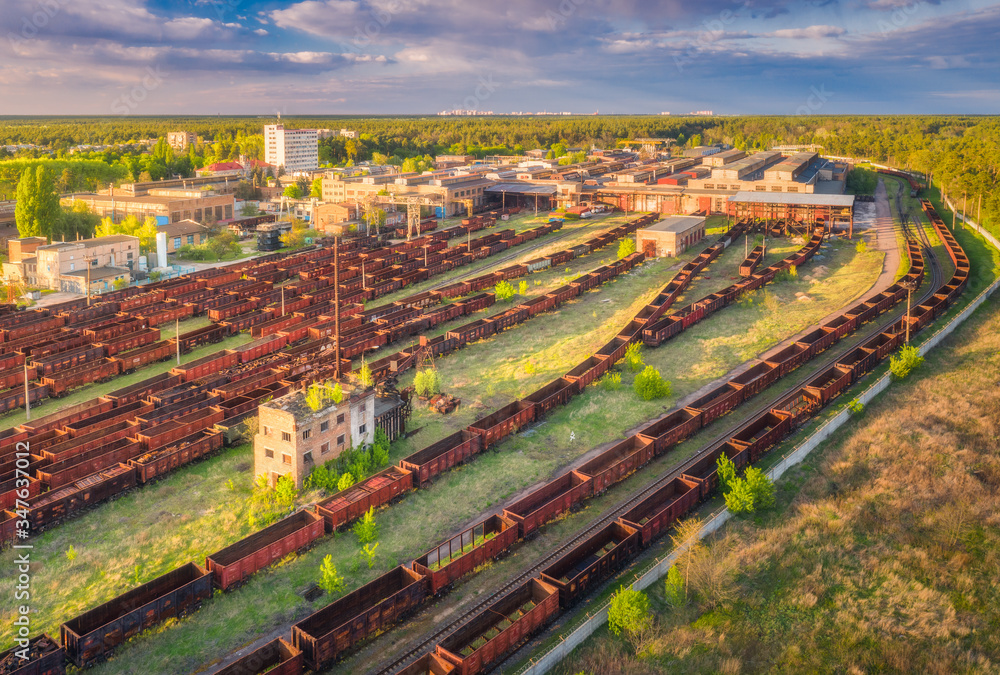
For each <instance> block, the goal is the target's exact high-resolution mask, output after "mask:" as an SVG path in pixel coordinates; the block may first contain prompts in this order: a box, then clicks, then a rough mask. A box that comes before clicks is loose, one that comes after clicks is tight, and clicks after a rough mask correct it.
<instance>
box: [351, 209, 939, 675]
mask: <svg viewBox="0 0 1000 675" xmlns="http://www.w3.org/2000/svg"><path fill="white" fill-rule="evenodd" d="M897 196H898V195H897ZM902 227H903V231H904V235H905V237H906V239H907V240H908V241H917V239H918V238H921V239H923V241H924V242H925V243H924V246H923V248H924V253H925V260H929V262H930V265H931V268H932V281H931V283H930V284H925V289H926V290H925V291H924V292H923V293H922V294H921V295H920V297H919V298H918V299H917V302H916V303H915V305H920V304H921V303H922V302H924V301H925V300H927V299H928V298H930V297H931V296H932V295H933V294H934V293H935V291H936V289H937V288H938V287H939V286H940V285H941V283H942V280H943V271H942V269H941V266H940V263H939V261H938V260H937V257H936V255H935V254H934V252H933V250H932V249H931V247H930V245H929V244H930V242H929V239H928V238H927V236H926V232H923V229H924V228H922V227H913V226H912V225H911V224H910V223H909V222H907V221H905V220H904V221H903V224H902ZM914 231H916V233H922V234H923V237H918V235H917V234H915V232H914ZM891 315H892V317H894V318H891V319H885V320H883V321H877V322H873V323H871V324H869V326H868V328H867V329H866V330H863V331H862V330H859V331H856V332H855V334H854V335H853V336H852V340H851V341H850V344H849V345H838V346H837V347H834V348H831V349H829V350H827V353H826V354H827V355H826V357H825V358H824V359H823V360H821V361H817V362H816V363H817V364H818V365H817V366H816V368H814V369H813V370H812V371H810V372H809V373H807V374H799V375H798V376H793V377H792V379H790V380H788V383H787V386H785V387H783V388H782V391H781V392H780V393H778V394H777V395H776V396H775V397H774V398H768V399H763V400H761V401H758V402H756V403H755V404H753V405H752V406H751V407H747V408H744V410H747V411H749V414H748V415H747V416H746V419H753V418H754V417H755V416H756V415H758V414H761V413H763V412H765V411H767V410H770V409H772V408H774V407H775V406H777V405H778V404H779V403H780V402H781V401H783V400H784V399H786V398H787V397H788V395H789V394H791V393H793V392H795V391H796V390H798V389H799V388H801V387H802V386H804V385H805V384H806V383H807V382H808V381H809V380H810V379H812V378H813V377H814V376H815V373H817V372H822V371H823V370H825V369H827V368H829V367H832V366H833V365H834V364H835V363H836V362H837V361H838V360H839V359H840V358H841V357H842V356H843V355H844V353H846V352H848V351H850V350H851V349H853V348H854V345H857V344H863V343H865V342H866V341H867V340H869V339H871V338H873V337H875V336H876V335H878V334H880V333H882V332H883V331H885V330H886V329H887V328H888V327H890V326H891V325H892V324H893V323H895V322H896V321H897V320H898V317H896V312H892V313H891ZM745 423H746V422H745V421H741V422H735V423H732V424H731V425H727V427H725V429H724V431H723V432H721V433H719V434H718V435H717V436H714V437H713V438H711V439H709V440H708V441H707V442H703V443H702V444H701V447H700V449H699V450H698V451H697V452H696V453H695V454H694V455H693V456H692V457H690V458H689V459H687V460H686V461H684V462H682V463H681V464H680V465H678V466H677V467H675V468H674V469H673V470H671V471H669V472H668V473H666V474H664V475H662V476H661V477H659V478H657V479H655V480H653V481H652V482H650V483H649V484H647V485H646V486H645V487H643V488H642V489H640V490H639V491H638V492H637V493H635V494H634V495H632V496H631V497H629V498H628V499H627V500H625V501H623V502H621V503H620V504H618V505H617V506H615V507H614V508H612V509H611V510H610V511H608V512H606V513H605V514H603V515H601V516H599V517H597V518H595V519H594V520H593V521H591V522H590V523H589V524H588V525H587V526H586V527H584V528H583V529H582V530H581V531H580V532H579V533H578V534H577V535H575V536H574V537H572V538H571V539H570V540H568V541H566V542H565V543H563V544H562V545H560V546H559V547H558V548H556V549H553V550H552V551H550V552H549V553H547V554H546V555H545V556H544V557H543V558H541V559H540V560H538V561H537V562H535V563H534V564H532V566H531V567H530V568H528V569H526V570H524V571H523V572H521V573H520V574H518V575H517V576H516V577H514V578H513V579H511V580H510V581H508V582H506V583H505V584H504V585H503V586H501V587H500V588H499V589H497V590H496V591H494V592H493V593H491V594H489V595H488V596H486V597H484V598H482V599H480V600H478V601H477V602H476V603H475V604H474V605H473V606H471V607H469V608H468V609H467V610H465V611H464V612H463V613H462V614H461V615H459V616H458V617H456V618H454V619H451V620H449V621H448V622H447V623H445V624H442V625H439V626H438V627H437V628H435V630H434V631H433V632H432V633H429V634H427V635H426V636H424V637H422V638H421V639H420V641H419V642H418V643H417V644H416V645H415V646H414V647H412V648H411V649H409V650H407V651H406V652H405V653H404V654H402V655H401V656H399V657H397V658H394V659H393V660H392V661H390V662H384V663H382V664H379V665H378V666H377V667H376V668H375V669H373V670H371V671H370V672H371V673H378V674H379V675H387V674H388V675H391V674H392V673H394V672H396V670H398V669H399V668H400V667H402V666H404V665H405V664H407V663H409V662H410V661H412V660H413V659H415V658H418V657H420V656H422V655H423V654H425V653H426V652H427V651H429V650H430V649H433V647H434V645H436V644H437V643H438V642H439V641H440V640H441V638H443V637H445V636H447V635H449V634H450V633H452V632H453V631H455V630H456V629H457V628H458V627H460V626H462V625H463V624H465V623H466V622H467V621H468V620H469V619H471V618H472V617H474V616H476V615H477V614H478V613H480V612H481V611H482V610H483V609H485V608H486V607H488V606H490V605H491V604H493V603H495V602H496V601H497V600H499V599H500V598H502V597H504V596H505V595H506V594H507V593H509V592H511V591H512V590H514V589H516V588H518V587H520V586H521V585H523V584H525V583H526V582H527V581H528V580H530V579H532V578H535V577H537V576H538V574H539V573H540V572H541V571H542V570H543V569H545V568H546V567H548V566H549V565H550V564H551V563H553V562H554V561H555V560H558V559H559V558H560V557H561V556H563V555H564V554H566V553H567V552H569V551H570V550H572V549H573V548H574V547H576V546H578V545H579V544H581V543H582V542H584V541H585V540H587V539H588V538H589V537H591V536H592V535H593V534H594V533H595V532H597V531H599V530H600V529H602V528H604V527H606V526H607V525H609V524H610V523H612V522H615V521H616V520H617V519H618V518H619V517H620V516H622V515H624V514H625V513H627V512H629V511H630V510H632V509H633V508H634V507H635V506H636V505H637V504H638V503H640V502H641V501H642V500H644V499H646V498H647V497H649V496H650V495H651V494H653V493H654V492H656V491H657V490H659V489H661V488H662V487H664V486H665V485H666V484H668V483H669V482H670V481H672V480H674V479H675V478H677V477H678V476H680V475H681V474H683V473H685V472H687V471H688V470H690V469H691V467H693V466H694V465H696V464H697V463H698V462H699V461H700V460H701V459H702V458H703V457H704V456H705V455H706V454H707V453H708V452H709V451H710V450H711V449H713V448H714V447H715V446H717V445H718V444H720V443H723V442H725V441H727V440H728V439H729V438H731V437H732V436H733V435H735V434H736V433H737V432H738V431H739V430H740V429H741V427H742V426H743V425H744V424H745Z"/></svg>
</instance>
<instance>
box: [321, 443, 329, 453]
mask: <svg viewBox="0 0 1000 675" xmlns="http://www.w3.org/2000/svg"><path fill="white" fill-rule="evenodd" d="M329 452H330V444H329V443H324V444H323V445H321V446H319V454H321V455H325V454H327V453H329Z"/></svg>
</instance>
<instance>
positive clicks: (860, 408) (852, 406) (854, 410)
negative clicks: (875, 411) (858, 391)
mask: <svg viewBox="0 0 1000 675" xmlns="http://www.w3.org/2000/svg"><path fill="white" fill-rule="evenodd" d="M847 409H848V410H850V411H851V414H852V415H854V416H855V417H860V416H861V415H862V414H864V412H865V404H864V403H862V402H861V401H859V400H858V399H854V400H853V401H851V402H850V403H848V404H847Z"/></svg>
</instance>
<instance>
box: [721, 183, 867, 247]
mask: <svg viewBox="0 0 1000 675" xmlns="http://www.w3.org/2000/svg"><path fill="white" fill-rule="evenodd" d="M726 209H727V213H728V214H729V215H730V216H732V217H734V218H735V219H736V220H737V221H740V220H751V221H758V222H759V221H763V222H766V223H772V222H780V221H786V222H787V221H791V220H794V221H797V222H801V223H807V224H810V225H812V224H814V223H817V222H819V221H822V222H823V223H824V225H825V227H826V228H827V229H828V230H833V228H834V226H835V225H836V224H837V223H841V224H843V225H845V226H846V227H847V228H848V229H849V231H850V235H849V236H851V237H853V236H854V195H828V194H820V193H815V192H810V193H799V192H793V193H787V192H748V191H745V190H744V191H740V192H737V193H736V194H735V195H733V196H731V197H729V199H728V201H727V206H726Z"/></svg>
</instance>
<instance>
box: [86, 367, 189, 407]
mask: <svg viewBox="0 0 1000 675" xmlns="http://www.w3.org/2000/svg"><path fill="white" fill-rule="evenodd" d="M123 371H124V369H123ZM180 382H181V378H180V376H179V375H174V374H172V373H160V374H159V375H154V376H153V377H150V378H148V379H145V380H143V381H142V382H137V383H135V384H133V385H129V386H128V387H123V388H122V389H117V390H115V391H113V392H111V393H110V394H106V395H105V396H104V398H105V399H107V400H108V401H111V402H112V403H114V405H116V406H120V405H126V404H128V403H134V402H135V401H139V400H141V399H143V398H145V397H146V396H147V395H149V394H153V393H156V392H158V391H163V390H164V389H170V388H171V387H173V386H176V385H178V384H180Z"/></svg>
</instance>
